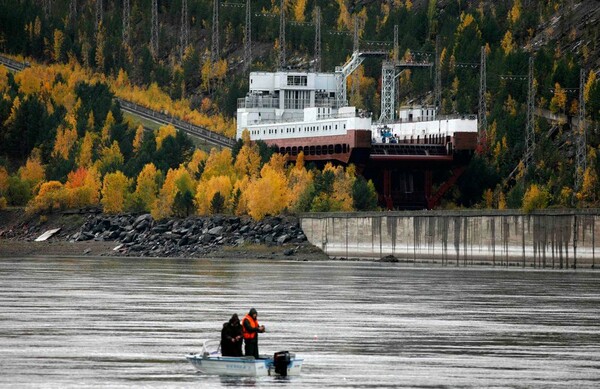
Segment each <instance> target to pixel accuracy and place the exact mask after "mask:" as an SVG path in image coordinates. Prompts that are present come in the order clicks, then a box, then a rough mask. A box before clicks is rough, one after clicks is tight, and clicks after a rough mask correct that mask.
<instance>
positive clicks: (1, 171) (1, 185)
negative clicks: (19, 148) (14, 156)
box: [0, 166, 10, 194]
mask: <svg viewBox="0 0 600 389" xmlns="http://www.w3.org/2000/svg"><path fill="white" fill-rule="evenodd" d="M9 177H10V176H9V175H8V172H7V171H6V168H5V167H4V166H0V194H3V193H6V190H7V189H8V178H9Z"/></svg>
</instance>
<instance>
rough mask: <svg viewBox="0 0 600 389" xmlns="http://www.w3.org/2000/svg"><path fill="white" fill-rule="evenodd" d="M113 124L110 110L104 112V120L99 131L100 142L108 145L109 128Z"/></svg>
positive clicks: (113, 120)
mask: <svg viewBox="0 0 600 389" xmlns="http://www.w3.org/2000/svg"><path fill="white" fill-rule="evenodd" d="M114 125H115V118H114V116H113V114H112V111H108V113H107V114H106V119H105V120H104V126H102V130H101V131H100V134H101V140H102V144H104V145H108V144H109V143H110V139H111V133H110V132H111V130H112V128H113V126H114Z"/></svg>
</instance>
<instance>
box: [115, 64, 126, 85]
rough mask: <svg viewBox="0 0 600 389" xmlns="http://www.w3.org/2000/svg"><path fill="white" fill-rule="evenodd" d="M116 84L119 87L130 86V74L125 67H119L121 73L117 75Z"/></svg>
mask: <svg viewBox="0 0 600 389" xmlns="http://www.w3.org/2000/svg"><path fill="white" fill-rule="evenodd" d="M115 86H116V87H117V88H122V87H127V86H129V76H128V75H127V72H126V71H125V70H124V69H123V68H121V69H119V74H118V75H117V79H116V80H115Z"/></svg>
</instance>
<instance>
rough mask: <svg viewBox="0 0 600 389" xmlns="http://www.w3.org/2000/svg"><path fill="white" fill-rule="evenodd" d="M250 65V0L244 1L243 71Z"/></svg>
mask: <svg viewBox="0 0 600 389" xmlns="http://www.w3.org/2000/svg"><path fill="white" fill-rule="evenodd" d="M251 64H252V10H251V8H250V0H246V26H245V29H244V70H248V69H249V68H250V65H251Z"/></svg>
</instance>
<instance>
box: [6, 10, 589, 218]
mask: <svg viewBox="0 0 600 389" xmlns="http://www.w3.org/2000/svg"><path fill="white" fill-rule="evenodd" d="M237 1H238V2H225V1H222V2H216V3H218V10H219V11H218V17H215V12H214V10H215V1H214V0H187V1H185V2H184V1H183V0H158V1H156V0H130V1H121V0H77V1H74V0H43V1H37V0H19V1H17V0H0V53H2V54H4V55H8V56H11V57H12V58H14V59H16V60H18V61H22V62H27V63H28V64H29V65H30V66H29V67H27V68H26V69H25V70H23V71H21V72H18V73H12V72H10V71H8V69H6V68H5V67H3V66H0V208H2V207H6V206H26V207H27V210H28V211H30V212H52V211H56V210H60V209H66V208H77V207H86V206H101V207H102V208H103V210H104V211H105V212H109V213H118V212H124V211H133V212H151V213H152V215H153V216H154V217H155V218H165V217H169V216H173V215H175V216H187V215H190V214H200V215H206V214H212V213H232V214H238V215H243V214H248V215H250V216H252V217H254V218H256V219H261V218H263V217H264V216H266V215H273V214H277V213H280V212H286V211H287V212H303V211H316V212H319V211H352V210H372V209H376V207H377V194H376V193H375V189H374V186H373V183H372V182H370V181H365V180H364V179H362V178H361V177H360V176H359V175H357V174H356V168H355V167H354V166H334V165H331V164H328V165H326V166H325V167H323V168H316V167H314V166H305V164H304V161H303V158H302V157H300V158H299V160H298V161H297V162H296V163H295V164H293V165H290V164H288V163H287V160H286V157H285V156H281V155H278V154H276V153H274V152H273V151H272V150H270V149H269V148H268V147H266V145H265V144H263V143H262V142H250V141H249V138H248V137H247V136H245V137H244V139H240V140H237V143H236V146H235V147H234V148H233V150H228V149H223V150H218V149H212V150H201V149H198V148H196V147H195V146H194V143H193V142H192V140H191V139H190V138H189V137H188V136H186V135H185V134H183V133H180V132H177V131H176V130H175V129H174V128H173V127H172V126H163V127H160V128H158V129H155V130H148V129H144V127H143V126H142V125H141V124H140V123H137V122H135V121H134V120H132V119H131V118H128V117H125V116H124V115H123V113H122V111H121V110H120V106H119V102H118V99H117V98H124V99H127V100H130V101H134V102H136V103H138V104H141V105H144V106H147V107H148V108H151V109H154V110H157V111H160V112H169V114H172V115H174V116H177V117H180V118H182V119H184V120H187V121H190V122H192V123H195V124H198V125H201V126H203V127H206V128H208V129H210V130H212V131H215V132H218V133H220V134H223V135H226V136H229V137H232V138H233V137H234V136H235V119H234V116H235V110H236V108H237V99H238V98H240V97H243V96H244V95H245V93H246V92H247V90H248V84H247V83H248V81H247V80H248V71H261V70H262V71H273V70H276V69H277V67H278V66H279V58H280V52H281V50H283V49H285V53H286V64H285V66H286V67H287V68H290V69H302V70H312V69H314V67H315V66H316V63H315V61H314V58H315V23H314V20H315V8H316V7H317V6H318V7H319V9H320V16H321V61H320V63H319V64H318V65H319V66H320V69H321V70H322V71H333V70H334V68H335V66H340V65H342V64H344V63H345V62H346V61H347V59H348V58H349V57H350V55H351V54H352V51H353V46H354V44H355V42H354V39H355V38H354V37H355V36H357V37H358V41H359V47H360V45H366V44H369V43H373V42H378V44H380V45H383V47H386V49H387V50H389V56H390V57H393V56H398V57H399V58H402V59H404V60H406V61H429V62H436V63H437V65H438V68H437V69H436V68H435V67H426V68H417V67H415V68H408V69H407V70H405V71H403V72H402V73H401V75H400V77H399V78H398V89H397V96H398V104H399V105H408V104H434V101H435V98H436V96H435V91H434V89H435V75H436V71H439V74H440V75H441V99H440V113H441V114H448V115H450V114H477V113H478V111H479V109H480V107H481V106H482V105H481V99H480V85H481V77H480V74H481V72H480V65H481V58H482V48H483V51H484V53H485V61H486V62H485V63H486V73H485V80H486V91H485V94H484V95H483V98H484V99H485V107H486V112H485V118H486V123H487V125H486V126H485V128H484V130H485V138H484V139H483V141H482V142H481V143H480V146H479V147H478V149H477V150H476V153H475V155H474V157H473V158H472V160H471V162H470V165H469V166H468V168H467V171H466V172H465V174H464V175H463V177H462V178H461V179H460V180H459V182H458V185H457V186H456V187H455V188H454V190H453V191H451V192H450V193H449V194H448V195H447V196H446V198H445V199H444V201H443V205H442V206H443V207H445V208H455V207H469V208H471V207H477V208H497V209H504V208H523V209H525V210H526V211H530V210H533V209H540V208H546V207H597V206H598V203H599V201H600V196H599V193H600V182H599V180H598V177H599V174H600V155H599V151H600V150H599V147H600V132H599V130H598V122H599V121H600V82H599V81H598V79H597V78H598V75H599V74H598V72H599V70H600V55H599V52H600V47H598V45H599V43H598V41H599V39H598V33H599V30H600V23H597V22H595V23H594V22H589V20H590V17H589V16H590V15H595V16H599V12H598V8H599V5H598V4H597V2H594V1H575V0H570V1H569V0H549V1H537V0H507V1H499V2H496V1H489V0H485V1H484V0H481V1H478V0H473V1H467V0H447V1H443V0H438V1H436V0H428V1H427V0H421V1H419V0H412V1H411V0H377V1H376V0H353V1H350V0H331V1H322V0H284V1H280V0H251V1H250V7H251V13H250V16H251V28H250V31H251V41H252V45H251V50H252V51H251V54H252V56H251V62H245V60H244V59H245V46H244V42H245V39H246V37H245V32H246V16H247V12H246V2H245V1H241V0H237ZM155 2H156V4H157V15H156V19H154V20H155V21H156V23H153V17H152V6H153V3H155ZM125 3H128V4H129V9H128V11H129V14H128V18H127V19H125V15H126V13H125V12H124V11H125V7H124V4H125ZM184 3H187V19H186V20H185V22H186V23H182V5H183V4H184ZM282 5H283V7H284V13H285V15H286V25H285V40H284V45H283V47H282V44H281V40H280V37H281V35H280V14H281V8H280V7H281V6H282ZM124 21H128V23H127V24H126V23H124ZM184 24H185V25H186V27H185V28H184ZM126 25H128V26H129V27H126ZM355 27H356V28H355ZM186 28H187V29H189V30H185V29H186ZM395 28H397V31H398V34H397V36H398V42H397V48H398V51H397V52H395V50H394V44H393V43H394V30H395ZM184 30H185V31H186V32H185V33H184ZM215 31H217V32H218V34H217V35H215ZM216 38H218V39H216ZM436 54H437V55H436ZM530 58H532V59H533V92H534V101H535V108H536V110H538V111H540V112H543V113H545V114H544V115H542V114H536V115H535V118H534V120H533V123H534V144H535V147H534V148H533V155H532V159H531V161H532V163H531V164H529V165H526V164H525V161H524V155H525V152H526V139H525V138H526V126H527V116H528V104H527V100H528V92H529V89H528V71H529V62H530ZM438 69H439V70H438ZM348 82H349V85H348V90H349V91H350V90H352V91H353V93H351V94H349V96H348V97H349V102H350V104H352V105H355V106H357V107H359V108H361V109H365V110H367V111H370V112H372V113H373V116H374V117H378V116H379V111H380V96H381V59H368V60H365V61H364V62H363V64H362V65H361V66H360V67H359V68H358V70H357V71H356V75H355V76H352V77H350V78H349V80H348ZM353 83H358V85H353ZM582 99H583V101H581V100H582ZM582 103H583V104H584V107H585V110H584V112H583V111H581V109H580V108H581V107H582ZM582 115H583V117H584V121H583V122H582V121H581V120H579V118H580V117H582ZM549 116H553V117H555V118H558V120H550V119H548V117H549ZM582 129H585V145H584V146H585V152H584V163H581V162H582V161H579V163H578V160H577V142H578V139H580V138H579V137H580V136H581V131H582ZM442 175H443V173H442Z"/></svg>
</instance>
